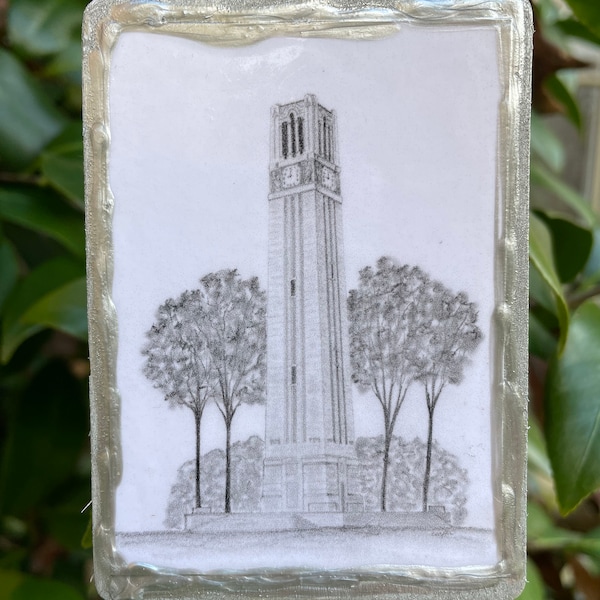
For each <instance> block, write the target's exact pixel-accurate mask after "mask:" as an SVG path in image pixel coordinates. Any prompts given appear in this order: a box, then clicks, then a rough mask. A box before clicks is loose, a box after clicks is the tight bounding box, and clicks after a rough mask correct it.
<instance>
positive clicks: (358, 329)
mask: <svg viewBox="0 0 600 600" xmlns="http://www.w3.org/2000/svg"><path fill="white" fill-rule="evenodd" d="M428 283H429V279H428V277H427V275H425V273H423V271H421V270H420V269H419V268H418V267H409V266H407V265H403V266H399V265H397V264H396V263H395V262H394V261H393V260H392V259H390V258H388V257H382V258H380V259H379V260H378V261H377V268H376V269H373V268H372V267H365V268H364V269H362V270H361V271H360V273H359V285H358V289H355V290H351V291H350V295H349V298H348V317H349V327H350V356H351V363H352V378H353V381H354V383H357V384H358V385H359V387H361V388H362V389H364V390H371V391H372V392H373V394H374V395H375V397H376V398H377V400H378V401H379V404H380V405H381V409H382V411H383V421H384V448H383V474H382V483H381V510H382V511H385V510H386V507H387V505H386V494H387V475H388V465H389V459H390V444H391V442H392V437H393V433H394V427H395V425H396V420H397V418H398V414H399V412H400V407H401V406H402V403H403V402H404V399H405V397H406V393H407V391H408V389H409V387H410V385H411V384H412V383H413V381H414V379H415V377H416V375H417V373H418V369H417V365H416V364H415V350H416V346H417V345H418V343H419V340H418V335H417V334H418V330H419V327H421V326H422V321H423V314H422V312H421V309H420V297H421V295H422V293H423V292H424V290H425V289H426V288H427V286H428Z"/></svg>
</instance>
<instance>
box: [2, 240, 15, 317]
mask: <svg viewBox="0 0 600 600" xmlns="http://www.w3.org/2000/svg"><path fill="white" fill-rule="evenodd" d="M18 277H19V259H18V257H17V253H16V252H15V250H14V248H13V247H12V244H11V243H10V242H9V241H8V240H6V239H3V238H2V237H0V309H1V308H2V306H3V305H4V301H5V300H6V298H7V297H8V295H9V294H10V292H11V291H12V290H13V288H14V287H15V284H16V283H17V279H18Z"/></svg>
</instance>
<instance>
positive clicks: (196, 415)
mask: <svg viewBox="0 0 600 600" xmlns="http://www.w3.org/2000/svg"><path fill="white" fill-rule="evenodd" d="M194 418H195V420H196V508H200V507H201V506H202V496H201V494H200V422H201V421H202V413H201V412H199V411H194Z"/></svg>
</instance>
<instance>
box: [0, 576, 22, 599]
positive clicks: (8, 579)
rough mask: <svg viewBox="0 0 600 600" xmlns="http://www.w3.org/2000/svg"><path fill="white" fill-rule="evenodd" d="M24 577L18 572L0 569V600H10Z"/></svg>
mask: <svg viewBox="0 0 600 600" xmlns="http://www.w3.org/2000/svg"><path fill="white" fill-rule="evenodd" d="M24 577H25V575H24V574H23V573H21V572H20V571H7V570H5V569H0V600H11V598H12V594H13V592H14V590H15V589H16V588H18V587H19V585H20V584H21V582H22V581H23V578H24Z"/></svg>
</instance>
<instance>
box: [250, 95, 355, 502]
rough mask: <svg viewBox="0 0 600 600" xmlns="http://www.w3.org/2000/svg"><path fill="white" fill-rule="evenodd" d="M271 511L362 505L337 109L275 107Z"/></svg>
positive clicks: (267, 467) (267, 469) (312, 102)
mask: <svg viewBox="0 0 600 600" xmlns="http://www.w3.org/2000/svg"><path fill="white" fill-rule="evenodd" d="M270 155H271V156H270V166H269V172H270V193H269V200H268V202H269V249H268V252H269V256H268V267H269V275H268V300H267V417H266V439H265V463H264V479H263V499H262V504H263V511H265V512H348V511H357V510H362V498H361V497H360V496H359V490H358V478H357V471H358V469H357V462H356V458H355V451H354V416H353V410H352V396H351V385H350V365H349V357H348V323H347V317H346V283H345V273H344V250H343V236H342V197H341V192H340V167H339V156H338V140H337V122H336V114H335V112H333V111H330V110H327V109H326V108H324V107H323V106H321V105H320V104H319V103H318V102H317V99H316V97H315V96H314V95H307V96H305V97H304V99H303V100H300V101H297V102H292V103H290V104H283V105H275V106H274V107H273V108H272V110H271V140H270Z"/></svg>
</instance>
